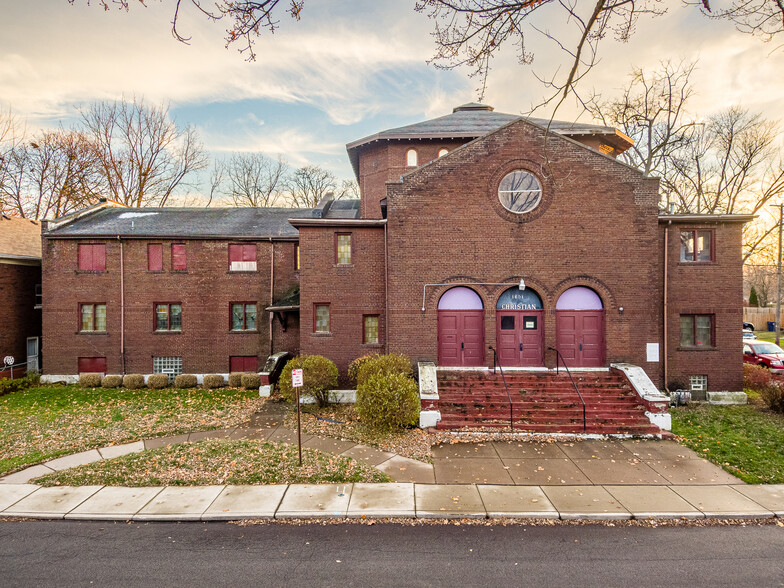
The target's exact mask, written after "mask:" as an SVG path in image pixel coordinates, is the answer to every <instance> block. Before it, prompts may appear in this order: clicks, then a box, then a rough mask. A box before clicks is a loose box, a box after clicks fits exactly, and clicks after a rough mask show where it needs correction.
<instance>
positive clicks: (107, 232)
mask: <svg viewBox="0 0 784 588" xmlns="http://www.w3.org/2000/svg"><path fill="white" fill-rule="evenodd" d="M312 217H313V209H312V208H115V207H107V208H103V209H99V210H96V211H94V212H92V213H91V214H88V215H85V216H82V217H80V218H77V219H75V220H73V221H71V222H69V223H68V224H64V225H62V226H54V227H53V228H51V229H50V230H48V231H47V232H46V235H47V237H51V238H59V237H61V238H89V237H117V236H121V237H130V238H146V237H152V238H185V239H187V238H192V239H205V238H234V237H238V238H270V237H278V238H296V237H297V234H298V233H297V230H296V229H295V228H294V227H293V226H291V224H290V223H289V219H290V218H312Z"/></svg>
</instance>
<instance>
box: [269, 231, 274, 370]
mask: <svg viewBox="0 0 784 588" xmlns="http://www.w3.org/2000/svg"><path fill="white" fill-rule="evenodd" d="M269 242H270V302H269V305H270V306H272V305H273V304H274V303H275V300H274V297H275V242H274V241H273V240H272V238H270V240H269ZM274 323H275V313H274V312H271V313H269V355H272V353H273V351H272V350H273V342H272V330H273V329H272V327H273V325H274Z"/></svg>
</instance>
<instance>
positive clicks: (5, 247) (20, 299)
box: [0, 214, 41, 377]
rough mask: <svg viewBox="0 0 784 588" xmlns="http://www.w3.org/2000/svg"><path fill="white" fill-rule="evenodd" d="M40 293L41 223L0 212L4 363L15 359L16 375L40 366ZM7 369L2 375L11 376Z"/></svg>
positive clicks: (0, 356) (0, 342)
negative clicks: (10, 358) (9, 358)
mask: <svg viewBox="0 0 784 588" xmlns="http://www.w3.org/2000/svg"><path fill="white" fill-rule="evenodd" d="M40 292H41V225H40V223H38V222H37V221H31V220H28V219H24V218H13V217H7V216H5V215H3V214H0V362H2V359H3V358H5V357H8V356H11V357H13V358H14V360H15V362H14V363H15V364H17V367H16V368H14V377H17V375H22V374H23V373H24V371H25V370H27V369H28V368H29V369H30V371H37V369H38V367H39V366H38V360H39V344H40V337H41V301H40ZM28 360H29V362H30V365H29V366H28V365H27V363H28ZM3 368H4V366H3V365H2V363H0V377H9V376H10V375H11V370H3Z"/></svg>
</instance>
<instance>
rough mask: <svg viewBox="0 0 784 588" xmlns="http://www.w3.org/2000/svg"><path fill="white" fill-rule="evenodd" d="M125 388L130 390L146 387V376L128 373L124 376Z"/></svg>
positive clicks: (123, 383)
mask: <svg viewBox="0 0 784 588" xmlns="http://www.w3.org/2000/svg"><path fill="white" fill-rule="evenodd" d="M122 385H123V388H128V390H138V389H139V388H144V376H143V375H141V374H126V375H125V376H123V381H122Z"/></svg>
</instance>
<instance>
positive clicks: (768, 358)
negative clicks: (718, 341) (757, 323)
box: [743, 341, 784, 374]
mask: <svg viewBox="0 0 784 588" xmlns="http://www.w3.org/2000/svg"><path fill="white" fill-rule="evenodd" d="M743 362H744V363H753V364H756V365H761V366H762V367H766V368H770V371H771V372H773V373H774V374H779V373H782V372H784V349H782V348H781V347H779V346H778V345H776V344H775V343H768V342H767V341H744V342H743Z"/></svg>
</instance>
